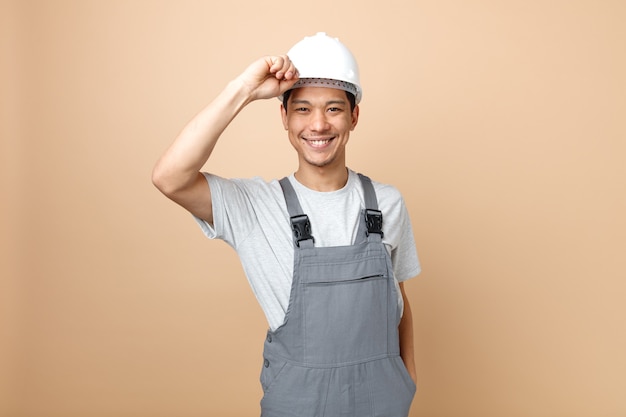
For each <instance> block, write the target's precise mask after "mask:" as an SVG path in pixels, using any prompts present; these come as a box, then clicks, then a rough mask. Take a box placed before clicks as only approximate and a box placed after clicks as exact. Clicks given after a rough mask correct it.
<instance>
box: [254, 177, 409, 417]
mask: <svg viewBox="0 0 626 417" xmlns="http://www.w3.org/2000/svg"><path fill="white" fill-rule="evenodd" d="M359 177H360V178H361V183H362V185H363V189H364V196H365V203H366V209H365V210H364V211H363V216H361V221H360V225H359V231H358V237H357V239H356V242H355V243H354V244H353V245H350V246H337V247H315V246H314V239H313V237H312V236H311V226H310V223H309V220H308V217H307V216H306V215H305V214H304V213H302V209H301V207H300V203H299V202H298V198H297V196H296V193H295V191H294V189H293V187H292V186H291V184H290V183H289V181H288V180H287V179H286V178H284V179H283V180H281V181H280V184H281V186H282V188H283V193H284V195H285V200H286V202H287V209H288V211H289V215H290V216H291V224H292V229H293V232H294V233H293V234H294V251H295V254H294V273H293V282H292V286H291V296H290V300H289V307H288V309H287V313H286V316H285V322H284V323H283V324H282V325H281V326H280V327H279V328H278V329H276V330H275V331H268V333H267V338H266V340H265V345H264V352H263V356H264V363H263V368H262V372H261V385H262V387H263V392H264V396H263V399H262V400H261V416H262V417H340V416H353V417H406V416H407V415H408V413H409V407H410V405H411V401H412V400H413V396H414V395H415V384H414V383H413V381H412V380H411V377H410V376H409V373H408V372H407V370H406V368H405V366H404V363H403V362H402V359H401V358H400V348H399V340H398V324H399V321H400V309H399V308H398V292H397V289H396V285H395V283H394V279H393V273H392V268H391V259H390V256H389V254H388V252H387V250H386V249H385V247H384V245H383V243H382V214H381V213H380V211H378V203H377V200H376V194H375V191H374V187H373V186H372V183H371V181H370V180H369V178H367V177H365V176H362V175H359Z"/></svg>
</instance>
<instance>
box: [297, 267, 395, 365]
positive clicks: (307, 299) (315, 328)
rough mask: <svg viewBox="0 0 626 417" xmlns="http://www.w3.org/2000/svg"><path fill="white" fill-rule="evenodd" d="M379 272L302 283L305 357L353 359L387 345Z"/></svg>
mask: <svg viewBox="0 0 626 417" xmlns="http://www.w3.org/2000/svg"><path fill="white" fill-rule="evenodd" d="M388 281H389V280H388V278H387V277H385V276H383V275H382V274H375V275H368V276H361V277H357V278H350V279H345V278H344V279H336V277H335V276H333V277H330V279H329V277H326V278H320V279H317V280H316V281H315V282H310V281H309V282H307V283H305V284H302V285H303V288H302V291H303V295H304V302H303V319H304V341H305V352H304V355H305V361H306V362H307V363H310V364H318V365H323V364H331V363H335V364H341V363H354V362H357V361H362V360H367V359H370V358H373V357H377V356H380V355H385V354H386V353H387V349H388V343H387V342H388V323H389V318H388V311H389V294H388V292H389V285H388V284H389V283H388Z"/></svg>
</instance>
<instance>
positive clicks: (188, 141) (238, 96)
mask: <svg viewBox="0 0 626 417" xmlns="http://www.w3.org/2000/svg"><path fill="white" fill-rule="evenodd" d="M249 101H250V97H249V93H248V92H247V89H246V88H245V86H244V84H243V83H242V82H240V81H239V79H235V80H233V81H231V82H230V83H229V84H228V85H227V86H226V87H225V88H224V90H223V91H222V92H221V93H220V94H219V95H218V96H217V97H216V98H215V99H214V100H213V101H212V102H211V103H210V104H209V105H208V106H207V107H205V108H204V109H203V110H202V111H200V113H198V114H197V115H196V116H195V117H194V118H193V119H192V120H191V121H190V122H189V123H188V124H187V125H186V126H185V127H184V129H183V130H182V131H181V133H180V134H179V135H178V137H177V138H176V140H175V141H174V142H173V143H172V145H171V146H170V147H169V148H168V149H167V151H166V152H165V153H164V154H163V156H162V157H161V158H160V159H159V161H158V162H157V164H156V166H155V168H154V173H153V180H154V182H155V184H156V185H157V186H158V187H159V188H160V189H162V190H163V191H164V192H166V193H167V191H170V192H172V191H175V190H176V189H179V188H184V187H185V186H188V185H189V184H190V183H191V182H193V181H194V180H195V179H196V177H197V175H198V171H200V169H201V168H202V167H203V166H204V164H205V163H206V162H207V160H208V159H209V157H210V156H211V153H212V152H213V149H214V148H215V145H216V143H217V141H218V139H219V137H220V135H221V134H222V133H223V132H224V130H225V129H226V127H227V126H228V125H229V124H230V122H231V121H232V120H233V119H234V118H235V116H236V115H237V114H238V113H239V112H240V111H241V109H242V108H243V107H245V105H246V104H247V103H248V102H249Z"/></svg>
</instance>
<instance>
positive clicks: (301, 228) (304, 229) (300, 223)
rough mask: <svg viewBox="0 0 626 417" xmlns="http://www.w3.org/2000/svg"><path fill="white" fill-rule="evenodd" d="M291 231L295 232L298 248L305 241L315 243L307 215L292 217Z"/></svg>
mask: <svg viewBox="0 0 626 417" xmlns="http://www.w3.org/2000/svg"><path fill="white" fill-rule="evenodd" d="M291 230H293V237H294V239H295V241H296V245H297V246H298V247H300V242H302V241H303V240H309V239H311V240H312V241H315V239H314V238H313V236H312V235H311V222H310V221H309V216H307V215H306V214H301V215H298V216H292V217H291Z"/></svg>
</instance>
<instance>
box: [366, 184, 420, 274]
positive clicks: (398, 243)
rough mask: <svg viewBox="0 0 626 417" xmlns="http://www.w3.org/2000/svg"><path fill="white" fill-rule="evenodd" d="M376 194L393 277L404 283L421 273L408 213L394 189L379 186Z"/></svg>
mask: <svg viewBox="0 0 626 417" xmlns="http://www.w3.org/2000/svg"><path fill="white" fill-rule="evenodd" d="M376 192H377V193H378V194H379V201H380V204H381V210H382V211H383V232H384V234H385V235H384V240H385V241H386V242H388V243H389V245H390V246H391V263H392V265H393V273H394V276H395V278H396V280H397V281H398V282H402V281H406V280H407V279H409V278H413V277H415V276H417V275H419V273H420V272H421V266H420V261H419V258H418V254H417V249H416V246H415V238H414V237H413V227H412V225H411V219H410V217H409V212H408V210H407V208H406V205H405V203H404V199H403V198H402V195H401V194H400V192H399V191H398V190H397V189H396V188H395V187H392V186H389V185H379V187H378V189H377V191H376ZM381 197H382V198H381Z"/></svg>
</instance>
